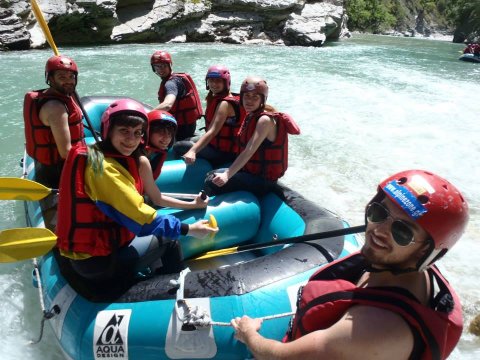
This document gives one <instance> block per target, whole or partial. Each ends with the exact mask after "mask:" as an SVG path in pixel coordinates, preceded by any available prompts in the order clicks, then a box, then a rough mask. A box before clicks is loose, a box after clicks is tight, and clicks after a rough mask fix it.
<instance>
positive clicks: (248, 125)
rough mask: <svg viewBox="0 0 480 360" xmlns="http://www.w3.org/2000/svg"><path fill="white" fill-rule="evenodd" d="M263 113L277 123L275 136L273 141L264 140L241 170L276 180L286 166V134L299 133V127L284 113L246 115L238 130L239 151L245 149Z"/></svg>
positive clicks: (283, 172)
mask: <svg viewBox="0 0 480 360" xmlns="http://www.w3.org/2000/svg"><path fill="white" fill-rule="evenodd" d="M263 115H267V116H268V117H270V118H273V119H275V121H276V124H277V137H276V139H275V141H274V142H270V141H268V140H266V139H265V140H264V141H263V143H262V144H261V145H260V147H259V148H258V149H257V151H256V152H255V153H254V154H253V155H252V157H251V158H250V160H248V162H247V163H246V164H245V166H244V167H243V170H244V171H246V172H249V173H251V174H254V175H258V176H262V177H263V178H265V179H267V180H270V181H276V180H278V179H279V178H280V177H282V176H283V174H285V171H286V170H287V167H288V134H292V135H298V134H300V128H299V127H298V125H297V124H296V123H295V121H294V120H293V118H292V117H291V116H290V115H288V114H285V113H279V112H275V113H268V112H262V113H258V114H253V115H250V116H247V117H246V118H245V119H244V120H243V123H242V125H241V127H240V130H239V132H238V137H239V153H241V152H242V151H243V150H245V148H246V146H247V144H248V141H249V140H250V139H251V138H252V136H253V133H254V132H255V128H256V126H257V121H258V119H260V117H262V116H263Z"/></svg>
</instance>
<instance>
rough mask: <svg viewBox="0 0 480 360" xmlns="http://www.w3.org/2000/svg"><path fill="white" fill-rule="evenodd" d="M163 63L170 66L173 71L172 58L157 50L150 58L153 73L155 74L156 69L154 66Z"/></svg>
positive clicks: (166, 53) (165, 52)
mask: <svg viewBox="0 0 480 360" xmlns="http://www.w3.org/2000/svg"><path fill="white" fill-rule="evenodd" d="M162 63H165V64H168V65H169V66H170V70H171V69H172V64H173V61H172V56H171V55H170V54H169V53H168V52H167V51H165V50H157V51H155V52H154V53H153V55H152V57H151V58H150V65H152V70H153V72H155V68H154V67H153V65H155V64H162Z"/></svg>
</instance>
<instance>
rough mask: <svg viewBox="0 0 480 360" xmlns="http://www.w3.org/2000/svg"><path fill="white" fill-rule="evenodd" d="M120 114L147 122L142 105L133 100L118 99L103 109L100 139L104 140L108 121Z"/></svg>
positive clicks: (108, 125)
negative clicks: (136, 117)
mask: <svg viewBox="0 0 480 360" xmlns="http://www.w3.org/2000/svg"><path fill="white" fill-rule="evenodd" d="M121 113H126V114H129V115H135V116H139V117H141V118H142V119H144V121H145V122H147V121H148V117H147V112H146V111H145V108H144V107H143V105H142V104H140V103H139V102H138V101H136V100H133V99H128V98H126V99H119V100H115V101H114V102H112V103H111V104H110V105H108V107H107V108H106V109H105V111H104V112H103V115H102V138H103V139H106V138H107V135H108V130H109V129H110V125H111V123H110V119H111V117H112V116H114V115H119V114H121Z"/></svg>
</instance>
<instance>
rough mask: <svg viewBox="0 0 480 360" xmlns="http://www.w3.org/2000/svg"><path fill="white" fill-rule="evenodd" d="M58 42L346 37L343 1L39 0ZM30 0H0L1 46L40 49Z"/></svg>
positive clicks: (305, 42)
mask: <svg viewBox="0 0 480 360" xmlns="http://www.w3.org/2000/svg"><path fill="white" fill-rule="evenodd" d="M37 2H38V3H39V5H40V8H41V9H42V12H43V14H44V17H45V19H46V21H47V23H48V25H49V28H50V31H51V32H52V35H53V38H54V39H55V42H56V43H57V44H58V45H80V44H109V43H118V42H121V43H125V42H127V43H128V42H224V43H233V44H243V43H247V44H248V43H265V44H275V45H300V46H321V45H322V44H324V42H325V41H327V40H337V39H339V38H341V37H345V36H349V32H348V29H347V25H346V23H347V15H346V13H345V8H344V1H343V0H323V1H306V0H186V1H180V0H76V1H75V0H68V1H65V0H38V1H37ZM45 45H46V41H45V37H44V36H43V33H42V30H41V28H40V26H39V25H38V23H37V21H36V19H35V17H34V15H33V13H32V11H31V7H30V2H29V1H24V0H0V47H1V48H2V49H4V50H22V49H32V48H39V47H43V46H45Z"/></svg>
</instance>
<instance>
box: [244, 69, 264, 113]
mask: <svg viewBox="0 0 480 360" xmlns="http://www.w3.org/2000/svg"><path fill="white" fill-rule="evenodd" d="M246 92H256V93H257V94H260V95H262V96H263V104H262V108H263V107H264V106H265V103H266V102H267V97H268V85H267V82H266V81H265V80H263V79H262V78H261V77H258V76H247V78H246V79H245V80H243V82H242V86H241V88H240V104H241V103H242V97H243V94H244V93H246Z"/></svg>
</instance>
